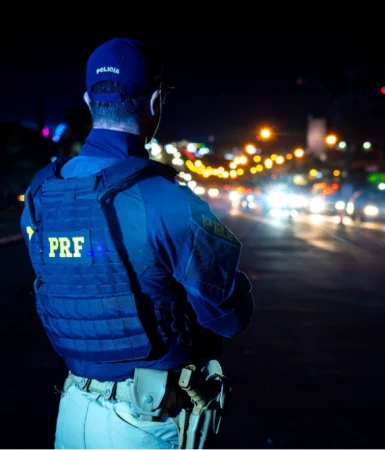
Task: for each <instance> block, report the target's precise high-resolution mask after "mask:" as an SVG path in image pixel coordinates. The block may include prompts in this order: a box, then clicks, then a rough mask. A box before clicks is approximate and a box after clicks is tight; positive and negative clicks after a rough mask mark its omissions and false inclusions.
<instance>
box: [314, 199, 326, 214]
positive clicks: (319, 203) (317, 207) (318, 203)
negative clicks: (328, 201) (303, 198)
mask: <svg viewBox="0 0 385 450" xmlns="http://www.w3.org/2000/svg"><path fill="white" fill-rule="evenodd" d="M324 209H325V201H324V200H323V199H322V198H313V200H312V201H311V203H310V211H311V212H312V213H313V214H319V213H322V212H323V211H324Z"/></svg>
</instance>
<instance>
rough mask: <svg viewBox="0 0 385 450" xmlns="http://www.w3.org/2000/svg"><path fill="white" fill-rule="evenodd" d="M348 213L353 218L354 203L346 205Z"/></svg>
mask: <svg viewBox="0 0 385 450" xmlns="http://www.w3.org/2000/svg"><path fill="white" fill-rule="evenodd" d="M346 212H347V213H348V214H349V216H351V215H352V214H353V213H354V203H353V202H349V203H348V204H347V205H346Z"/></svg>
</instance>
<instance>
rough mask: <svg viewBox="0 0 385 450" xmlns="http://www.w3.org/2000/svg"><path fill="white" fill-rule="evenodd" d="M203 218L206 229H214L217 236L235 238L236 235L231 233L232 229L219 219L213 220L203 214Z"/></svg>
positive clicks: (231, 239)
mask: <svg viewBox="0 0 385 450" xmlns="http://www.w3.org/2000/svg"><path fill="white" fill-rule="evenodd" d="M202 220H203V226H204V228H206V230H208V231H210V230H212V231H214V234H216V235H217V236H220V237H222V238H224V239H227V240H228V241H233V240H234V235H233V234H232V233H231V231H230V230H229V229H228V228H227V227H225V226H224V225H223V223H221V222H219V221H218V220H212V219H210V218H209V217H206V216H205V215H203V214H202Z"/></svg>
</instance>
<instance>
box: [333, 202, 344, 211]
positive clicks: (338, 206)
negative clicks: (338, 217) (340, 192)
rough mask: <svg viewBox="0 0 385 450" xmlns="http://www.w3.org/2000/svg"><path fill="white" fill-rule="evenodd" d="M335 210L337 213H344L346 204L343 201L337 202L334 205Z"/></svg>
mask: <svg viewBox="0 0 385 450" xmlns="http://www.w3.org/2000/svg"><path fill="white" fill-rule="evenodd" d="M334 207H335V209H336V210H337V211H343V210H344V209H345V202H343V201H342V200H340V201H339V202H336V204H335V205H334Z"/></svg>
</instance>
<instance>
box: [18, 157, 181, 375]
mask: <svg viewBox="0 0 385 450" xmlns="http://www.w3.org/2000/svg"><path fill="white" fill-rule="evenodd" d="M67 160H68V158H59V159H58V160H56V161H55V162H54V163H52V164H50V165H49V166H47V167H45V168H44V169H42V170H41V171H40V172H38V174H37V175H36V176H35V178H34V179H33V181H32V183H31V186H30V188H29V189H28V191H27V192H26V209H27V212H28V215H29V220H30V223H31V227H32V229H33V231H34V233H33V234H32V236H31V239H30V244H29V252H30V256H31V261H32V265H33V267H34V270H35V273H36V277H37V278H36V282H35V293H36V305H37V311H38V314H39V316H40V319H41V321H42V323H43V326H44V328H45V330H46V332H47V335H48V338H49V340H50V342H51V344H52V346H53V348H54V349H55V350H56V352H57V353H58V354H59V355H61V356H62V357H64V359H69V360H71V361H82V364H83V366H84V364H87V361H89V362H93V363H112V362H121V361H143V360H149V359H156V358H159V357H160V356H162V354H164V353H166V352H167V351H168V350H169V349H170V348H172V347H173V346H175V345H177V344H178V343H179V342H180V341H181V340H182V341H183V340H184V339H187V337H186V333H187V334H188V331H187V329H186V327H185V310H184V309H183V306H182V305H183V302H182V301H181V300H180V299H179V301H178V302H177V301H176V299H175V298H173V296H172V295H170V296H168V297H167V298H160V299H159V298H157V299H156V301H154V300H151V299H150V301H148V299H146V300H145V299H143V298H142V296H141V293H140V292H138V288H137V287H136V285H135V276H134V275H135V274H134V273H133V269H132V268H131V267H130V263H129V260H128V257H127V255H124V254H123V253H124V252H122V251H120V250H119V248H121V247H122V246H121V245H120V246H118V245H117V244H116V243H117V242H119V241H120V242H121V236H119V231H118V230H120V228H119V227H116V226H114V225H113V222H114V221H115V220H116V215H115V214H114V206H113V200H114V197H115V195H116V194H117V193H119V192H121V191H124V190H127V189H129V188H130V187H131V186H133V185H134V184H135V183H137V182H138V181H140V180H143V179H145V178H146V177H150V176H154V175H161V176H163V177H166V178H169V179H174V178H175V175H176V171H175V170H174V169H173V168H172V167H169V166H165V165H163V164H160V163H157V162H155V161H152V160H149V159H146V158H139V157H130V158H129V159H127V160H126V161H123V162H122V163H119V164H117V165H114V166H112V167H109V168H107V169H104V170H102V171H101V172H99V173H98V174H96V175H94V176H88V177H85V178H73V179H71V178H69V179H63V178H61V176H60V169H61V167H62V166H63V165H64V163H65V162H67ZM132 239H135V236H132ZM164 311H168V313H170V314H171V317H172V321H171V322H172V323H171V324H170V323H165V322H164V321H163V322H162V317H164ZM67 365H68V364H67ZM75 366H76V367H78V366H79V364H77V365H75ZM69 369H71V367H69Z"/></svg>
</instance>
